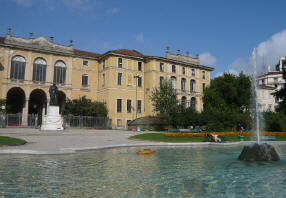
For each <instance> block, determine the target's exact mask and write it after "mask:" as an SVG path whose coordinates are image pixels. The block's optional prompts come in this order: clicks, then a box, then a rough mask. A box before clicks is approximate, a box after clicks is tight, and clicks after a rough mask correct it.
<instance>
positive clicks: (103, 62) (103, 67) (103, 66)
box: [102, 60, 105, 70]
mask: <svg viewBox="0 0 286 198" xmlns="http://www.w3.org/2000/svg"><path fill="white" fill-rule="evenodd" d="M102 69H103V70H104V69H105V60H103V61H102Z"/></svg>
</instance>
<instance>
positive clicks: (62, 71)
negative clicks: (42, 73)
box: [54, 61, 66, 84]
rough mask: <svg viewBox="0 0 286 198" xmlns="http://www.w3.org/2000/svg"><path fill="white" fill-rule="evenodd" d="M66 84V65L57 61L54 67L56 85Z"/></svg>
mask: <svg viewBox="0 0 286 198" xmlns="http://www.w3.org/2000/svg"><path fill="white" fill-rule="evenodd" d="M65 82H66V64H65V63H64V62H63V61H57V62H56V64H55V67H54V83H55V84H65Z"/></svg>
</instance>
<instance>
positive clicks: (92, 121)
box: [0, 113, 112, 129]
mask: <svg viewBox="0 0 286 198" xmlns="http://www.w3.org/2000/svg"><path fill="white" fill-rule="evenodd" d="M23 122H24V121H23V119H22V114H21V113H17V114H6V115H4V116H3V115H1V116H0V124H1V127H40V124H41V122H40V121H39V120H38V115H37V114H29V115H28V117H27V123H26V124H24V123H23ZM63 125H64V126H63V127H64V128H94V129H111V128H112V120H111V119H110V118H107V117H92V116H73V115H66V116H63Z"/></svg>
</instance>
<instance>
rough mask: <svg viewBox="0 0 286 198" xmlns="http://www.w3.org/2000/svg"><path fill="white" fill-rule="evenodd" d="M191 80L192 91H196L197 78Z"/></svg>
mask: <svg viewBox="0 0 286 198" xmlns="http://www.w3.org/2000/svg"><path fill="white" fill-rule="evenodd" d="M190 82H191V83H190V91H191V92H194V91H196V81H195V80H191V81H190Z"/></svg>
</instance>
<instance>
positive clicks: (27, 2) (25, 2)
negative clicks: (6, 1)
mask: <svg viewBox="0 0 286 198" xmlns="http://www.w3.org/2000/svg"><path fill="white" fill-rule="evenodd" d="M11 1H12V2H14V3H16V4H17V5H18V6H23V7H30V6H31V5H32V3H33V2H32V0H11Z"/></svg>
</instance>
